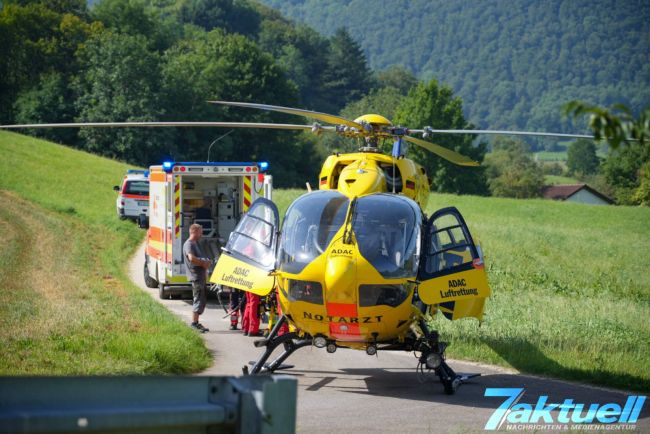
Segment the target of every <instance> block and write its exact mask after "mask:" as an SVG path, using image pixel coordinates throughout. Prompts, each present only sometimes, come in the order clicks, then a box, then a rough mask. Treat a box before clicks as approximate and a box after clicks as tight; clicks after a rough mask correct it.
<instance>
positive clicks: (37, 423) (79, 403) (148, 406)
mask: <svg viewBox="0 0 650 434" xmlns="http://www.w3.org/2000/svg"><path fill="white" fill-rule="evenodd" d="M296 393H297V381H296V380H295V379H294V378H290V377H286V376H285V377H283V376H250V377H244V378H234V377H135V376H133V377H124V376H115V377H1V378H0V433H58V432H115V433H125V432H135V431H136V430H137V432H138V433H161V432H165V433H192V432H201V433H206V432H208V433H260V434H275V433H293V432H295V428H296Z"/></svg>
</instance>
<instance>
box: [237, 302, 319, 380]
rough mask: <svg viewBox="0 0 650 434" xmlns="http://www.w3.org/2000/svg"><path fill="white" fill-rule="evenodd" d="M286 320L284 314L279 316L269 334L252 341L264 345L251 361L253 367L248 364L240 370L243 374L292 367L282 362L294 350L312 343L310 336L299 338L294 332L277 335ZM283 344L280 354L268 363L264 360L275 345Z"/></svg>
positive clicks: (258, 345) (269, 371)
mask: <svg viewBox="0 0 650 434" xmlns="http://www.w3.org/2000/svg"><path fill="white" fill-rule="evenodd" d="M286 321H287V319H286V318H285V316H284V315H282V316H281V317H280V319H279V320H278V322H277V323H276V324H275V325H274V326H273V329H271V333H269V336H268V337H266V338H264V339H258V340H256V341H255V342H254V345H255V346H256V347H258V348H259V347H266V348H265V350H264V352H263V353H262V355H261V356H260V357H259V359H257V361H255V362H254V363H253V367H252V368H251V369H250V370H249V369H248V366H244V367H243V368H242V371H243V373H244V375H249V374H252V375H255V374H264V373H273V372H275V371H277V370H280V369H289V368H292V367H293V366H292V365H285V364H283V363H282V362H284V361H285V360H286V359H287V358H288V357H289V356H290V355H291V354H293V353H294V351H296V350H298V349H300V348H302V347H306V346H308V345H311V344H312V339H311V338H306V339H299V337H298V335H297V334H296V333H293V332H291V333H285V334H283V335H282V336H278V332H279V331H280V328H281V327H282V325H284V323H285V322H286ZM280 345H284V351H283V352H282V354H280V355H279V356H278V357H277V358H276V359H275V360H273V361H272V362H270V363H267V362H266V361H267V360H268V359H269V357H270V356H271V353H273V351H275V349H276V348H277V347H279V346H280Z"/></svg>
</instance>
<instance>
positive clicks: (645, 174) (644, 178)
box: [633, 161, 650, 206]
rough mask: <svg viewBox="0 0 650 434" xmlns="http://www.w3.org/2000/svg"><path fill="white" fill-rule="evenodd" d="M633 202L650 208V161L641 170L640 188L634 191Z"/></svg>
mask: <svg viewBox="0 0 650 434" xmlns="http://www.w3.org/2000/svg"><path fill="white" fill-rule="evenodd" d="M633 200H634V201H635V202H637V203H639V204H640V205H643V206H650V161H649V162H646V163H645V164H643V166H641V169H639V187H638V188H637V189H636V190H635V191H634V196H633Z"/></svg>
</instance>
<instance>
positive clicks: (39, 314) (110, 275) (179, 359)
mask: <svg viewBox="0 0 650 434" xmlns="http://www.w3.org/2000/svg"><path fill="white" fill-rule="evenodd" d="M0 152H1V154H2V159H0V173H2V177H1V178H0V201H1V203H2V206H1V207H0V228H2V232H1V233H2V234H3V235H4V241H5V248H4V249H2V250H1V251H0V343H1V344H2V346H3V351H2V354H1V355H0V374H2V375H15V374H54V375H69V374H114V373H132V374H143V373H147V374H153V373H189V372H197V371H199V370H201V369H204V368H206V367H207V366H209V365H210V363H211V357H210V355H209V353H208V351H207V349H206V348H205V346H204V345H203V342H202V340H201V338H200V337H199V336H198V335H197V334H196V333H194V332H193V331H192V330H191V329H190V328H189V327H187V325H186V324H183V323H182V322H181V321H180V320H179V319H177V318H176V317H175V316H173V315H172V314H171V313H169V312H168V311H167V310H166V309H165V308H164V307H162V306H161V305H160V304H159V303H157V302H156V301H155V300H153V299H152V298H151V297H150V296H149V295H148V294H146V293H145V292H143V291H141V290H140V289H138V288H136V287H135V286H134V285H133V284H132V283H131V282H130V280H129V278H128V276H127V274H126V267H125V264H126V263H127V262H128V260H129V258H130V256H131V254H132V253H133V251H134V250H135V248H136V246H137V245H138V244H139V243H140V241H141V240H142V239H143V235H144V233H143V232H142V231H141V230H140V229H138V228H137V227H136V226H135V225H134V224H132V223H130V222H126V221H120V220H118V219H117V216H116V212H115V192H114V191H113V190H112V186H113V185H115V184H118V183H119V181H120V180H121V178H122V176H123V175H124V173H125V171H126V169H127V166H126V165H125V164H122V163H118V162H115V161H111V160H107V159H103V158H99V157H95V156H91V155H89V154H86V153H83V152H78V151H74V150H72V149H69V148H66V147H63V146H58V145H54V144H51V143H48V142H44V141H41V140H35V139H32V138H28V137H25V136H21V135H17V134H13V133H8V132H0Z"/></svg>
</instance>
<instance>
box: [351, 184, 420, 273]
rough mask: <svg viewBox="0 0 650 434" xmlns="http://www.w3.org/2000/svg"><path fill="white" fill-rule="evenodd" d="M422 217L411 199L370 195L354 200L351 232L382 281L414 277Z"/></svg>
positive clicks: (386, 195)
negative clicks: (382, 278) (355, 202)
mask: <svg viewBox="0 0 650 434" xmlns="http://www.w3.org/2000/svg"><path fill="white" fill-rule="evenodd" d="M420 222H421V213H420V209H419V208H418V205H417V204H416V203H415V202H413V201H412V200H410V199H407V198H405V197H400V196H393V195H388V194H373V195H370V196H364V197H361V198H359V199H358V200H357V205H356V208H355V211H354V217H353V222H352V230H353V231H354V235H355V237H356V239H357V243H358V245H359V252H361V255H362V256H363V257H364V258H365V259H366V260H367V261H368V262H370V264H371V265H372V266H373V267H375V269H376V270H377V271H378V272H379V273H380V274H381V275H382V276H383V277H385V278H389V279H396V278H404V277H413V276H415V275H416V274H417V270H418V262H419V255H420Z"/></svg>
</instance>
